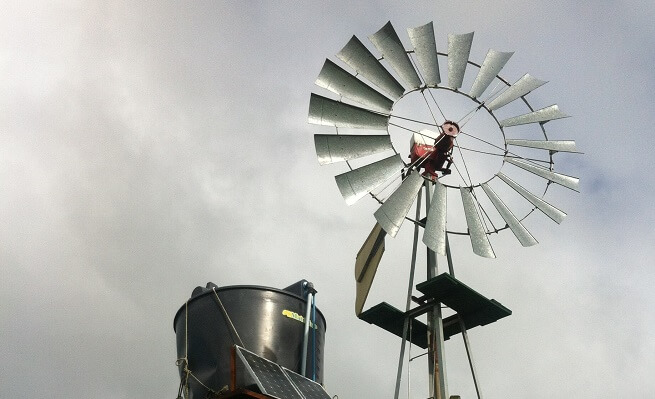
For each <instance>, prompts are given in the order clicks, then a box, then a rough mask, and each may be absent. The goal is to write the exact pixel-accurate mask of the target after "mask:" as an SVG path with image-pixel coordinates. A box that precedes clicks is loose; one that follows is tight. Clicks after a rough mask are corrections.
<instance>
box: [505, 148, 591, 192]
mask: <svg viewBox="0 0 655 399" xmlns="http://www.w3.org/2000/svg"><path fill="white" fill-rule="evenodd" d="M505 162H507V163H511V164H512V165H515V166H518V167H519V168H521V169H524V170H527V171H528V172H531V173H534V174H535V175H537V176H540V177H543V178H544V179H547V180H550V181H552V182H553V183H557V184H559V185H561V186H564V187H566V188H570V189H571V190H573V191H579V190H578V183H579V181H580V179H578V178H577V177H573V176H568V175H563V174H561V173H555V172H553V171H551V170H549V169H546V168H543V167H541V166H537V165H533V164H531V163H529V162H527V161H525V160H523V159H519V158H512V157H507V156H506V157H505Z"/></svg>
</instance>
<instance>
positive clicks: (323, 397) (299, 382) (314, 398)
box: [282, 367, 331, 399]
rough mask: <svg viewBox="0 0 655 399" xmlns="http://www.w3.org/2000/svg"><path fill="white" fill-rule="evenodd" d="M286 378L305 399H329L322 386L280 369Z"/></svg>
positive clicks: (285, 369)
mask: <svg viewBox="0 0 655 399" xmlns="http://www.w3.org/2000/svg"><path fill="white" fill-rule="evenodd" d="M282 369H283V370H284V372H285V373H286V374H287V377H289V379H290V380H291V382H293V384H294V385H295V386H296V388H297V389H298V390H299V391H300V393H301V394H302V395H303V396H304V397H305V399H331V398H330V395H328V393H327V392H325V389H323V386H322V385H321V384H319V383H317V382H315V381H312V380H310V379H309V378H306V377H303V376H302V375H300V374H298V373H295V372H293V371H291V370H289V369H287V368H285V367H282Z"/></svg>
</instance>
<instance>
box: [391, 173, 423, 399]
mask: <svg viewBox="0 0 655 399" xmlns="http://www.w3.org/2000/svg"><path fill="white" fill-rule="evenodd" d="M417 173H418V172H417ZM422 194H423V190H421V191H419V192H418V198H417V199H416V220H419V219H420V218H421V195H422ZM418 231H419V225H418V224H414V246H413V249H412V264H411V266H410V269H409V285H408V287H407V302H406V304H405V312H407V311H409V308H410V306H411V305H412V292H413V290H414V270H416V252H417V249H418ZM409 323H411V319H410V318H406V319H405V323H404V324H403V338H402V343H401V344H400V357H399V358H398V374H397V375H396V390H395V392H394V396H393V397H394V399H398V396H399V395H400V380H401V379H402V374H403V362H404V361H405V345H406V344H407V339H406V337H407V331H408V330H409ZM408 367H409V366H408Z"/></svg>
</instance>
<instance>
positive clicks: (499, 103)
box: [487, 73, 548, 111]
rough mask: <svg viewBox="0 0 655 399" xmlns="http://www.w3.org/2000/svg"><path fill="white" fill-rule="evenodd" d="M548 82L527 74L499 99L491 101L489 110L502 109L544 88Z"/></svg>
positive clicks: (488, 105) (488, 106)
mask: <svg viewBox="0 0 655 399" xmlns="http://www.w3.org/2000/svg"><path fill="white" fill-rule="evenodd" d="M546 83H548V82H546V81H544V80H539V79H537V78H534V77H532V76H530V74H527V73H526V74H525V75H523V77H521V79H519V80H517V81H516V82H515V83H514V84H513V85H511V86H510V87H509V88H507V90H505V91H504V92H502V93H501V94H500V95H499V96H498V97H496V98H494V99H493V100H492V101H489V103H488V104H487V108H489V110H491V111H493V110H496V109H498V108H500V107H503V106H505V105H507V104H509V103H511V102H512V101H514V100H516V99H518V98H520V97H523V96H524V95H526V94H528V93H529V92H531V91H532V90H534V89H536V88H537V87H539V86H542V85H544V84H546Z"/></svg>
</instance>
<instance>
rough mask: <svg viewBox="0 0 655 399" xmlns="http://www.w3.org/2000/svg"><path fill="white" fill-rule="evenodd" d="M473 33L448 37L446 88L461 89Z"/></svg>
mask: <svg viewBox="0 0 655 399" xmlns="http://www.w3.org/2000/svg"><path fill="white" fill-rule="evenodd" d="M471 43H473V32H471V33H465V34H463V35H453V34H449V35H448V87H450V88H451V89H458V88H460V87H462V82H463V81H464V72H466V64H467V63H468V60H469V53H470V52H471Z"/></svg>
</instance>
